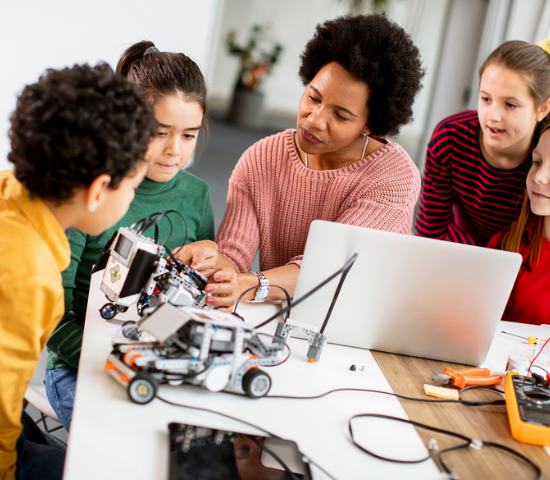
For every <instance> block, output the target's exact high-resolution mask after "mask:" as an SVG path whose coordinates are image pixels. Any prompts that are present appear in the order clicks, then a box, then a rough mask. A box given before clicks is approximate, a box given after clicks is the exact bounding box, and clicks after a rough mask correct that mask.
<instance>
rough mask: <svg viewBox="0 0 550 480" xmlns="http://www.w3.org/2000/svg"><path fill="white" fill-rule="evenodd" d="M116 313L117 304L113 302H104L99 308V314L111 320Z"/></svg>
mask: <svg viewBox="0 0 550 480" xmlns="http://www.w3.org/2000/svg"><path fill="white" fill-rule="evenodd" d="M117 313H118V311H117V306H116V305H115V304H114V303H106V304H105V305H103V306H102V307H101V308H100V309H99V314H100V315H101V318H104V319H105V320H111V319H113V318H115V316H116V314H117Z"/></svg>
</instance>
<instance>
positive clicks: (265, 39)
mask: <svg viewBox="0 0 550 480" xmlns="http://www.w3.org/2000/svg"><path fill="white" fill-rule="evenodd" d="M268 30H269V29H268V27H267V26H266V25H253V26H252V28H251V29H250V35H249V38H248V42H247V43H246V44H245V45H239V44H238V43H237V32H236V31H235V30H231V31H229V32H228V33H227V35H226V37H225V44H226V47H227V51H228V53H229V55H233V56H236V57H237V58H238V59H239V61H240V64H241V65H240V71H239V75H238V77H237V82H236V84H235V90H234V93H233V100H232V102H231V108H230V110H229V116H228V119H229V121H230V122H232V123H236V124H239V125H244V126H248V127H258V126H260V125H261V123H262V116H263V104H264V94H263V93H262V92H261V91H260V84H261V80H262V78H263V77H264V76H265V75H267V74H268V73H270V71H271V69H272V67H273V65H275V64H276V63H277V62H278V60H279V56H280V55H281V52H282V51H283V47H282V45H280V44H279V43H276V42H273V41H271V40H270V38H269V35H268V33H269V31H268Z"/></svg>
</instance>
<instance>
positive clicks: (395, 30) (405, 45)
mask: <svg viewBox="0 0 550 480" xmlns="http://www.w3.org/2000/svg"><path fill="white" fill-rule="evenodd" d="M300 59H301V66H300V72H299V74H300V78H301V80H302V82H303V83H304V85H308V84H309V83H310V82H311V80H312V79H313V77H315V75H317V73H318V72H319V70H321V68H323V67H324V66H325V65H326V64H328V63H331V62H337V63H339V64H340V65H342V66H343V67H344V68H345V69H346V70H347V71H348V72H349V73H351V74H352V75H353V76H354V77H355V78H357V79H358V80H361V81H363V82H365V83H366V84H367V85H368V87H369V90H370V95H369V99H368V101H367V108H368V109H369V119H368V124H367V125H368V127H369V129H370V132H371V133H372V134H373V135H378V136H382V137H384V136H394V135H397V134H398V133H399V129H400V128H401V126H402V125H405V124H407V123H409V122H410V121H411V120H412V115H413V112H412V105H413V102H414V97H415V96H416V94H417V93H418V92H419V91H420V89H421V88H422V87H421V84H420V81H421V80H422V77H423V76H424V70H423V69H422V65H421V63H420V53H419V51H418V48H416V47H415V45H414V44H413V42H412V40H411V38H410V36H409V35H408V34H407V33H406V32H405V31H404V30H403V29H402V28H401V27H400V26H399V25H397V24H396V23H394V22H391V21H390V20H388V19H387V18H386V17H385V16H384V15H380V14H373V15H356V16H352V15H347V16H344V17H339V18H336V19H334V20H329V21H327V22H325V23H323V24H320V25H317V28H316V31H315V35H314V37H313V38H312V39H311V40H310V41H309V42H308V44H307V45H306V47H305V49H304V51H303V52H302V54H301V55H300Z"/></svg>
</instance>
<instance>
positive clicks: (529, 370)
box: [527, 338, 550, 381]
mask: <svg viewBox="0 0 550 480" xmlns="http://www.w3.org/2000/svg"><path fill="white" fill-rule="evenodd" d="M548 342H550V338H548V340H546V342H544V345H543V346H542V348H541V349H540V350H539V353H537V354H536V355H535V358H533V360H531V363H530V364H529V368H528V369H527V372H528V373H531V367H532V366H533V363H535V360H536V359H537V357H538V356H539V355H540V354H541V353H542V351H543V350H544V347H546V344H547V343H548ZM549 381H550V380H549Z"/></svg>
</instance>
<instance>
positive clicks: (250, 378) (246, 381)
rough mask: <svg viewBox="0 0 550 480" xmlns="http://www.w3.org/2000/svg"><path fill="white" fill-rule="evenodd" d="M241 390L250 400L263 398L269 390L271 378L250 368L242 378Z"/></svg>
mask: <svg viewBox="0 0 550 480" xmlns="http://www.w3.org/2000/svg"><path fill="white" fill-rule="evenodd" d="M243 390H244V393H246V394H247V395H248V396H249V397H251V398H261V397H265V396H266V395H267V394H268V393H269V390H271V377H270V376H269V375H268V374H267V373H266V372H264V371H263V370H260V369H258V368H252V369H250V370H249V371H248V372H246V373H245V374H244V376H243Z"/></svg>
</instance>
